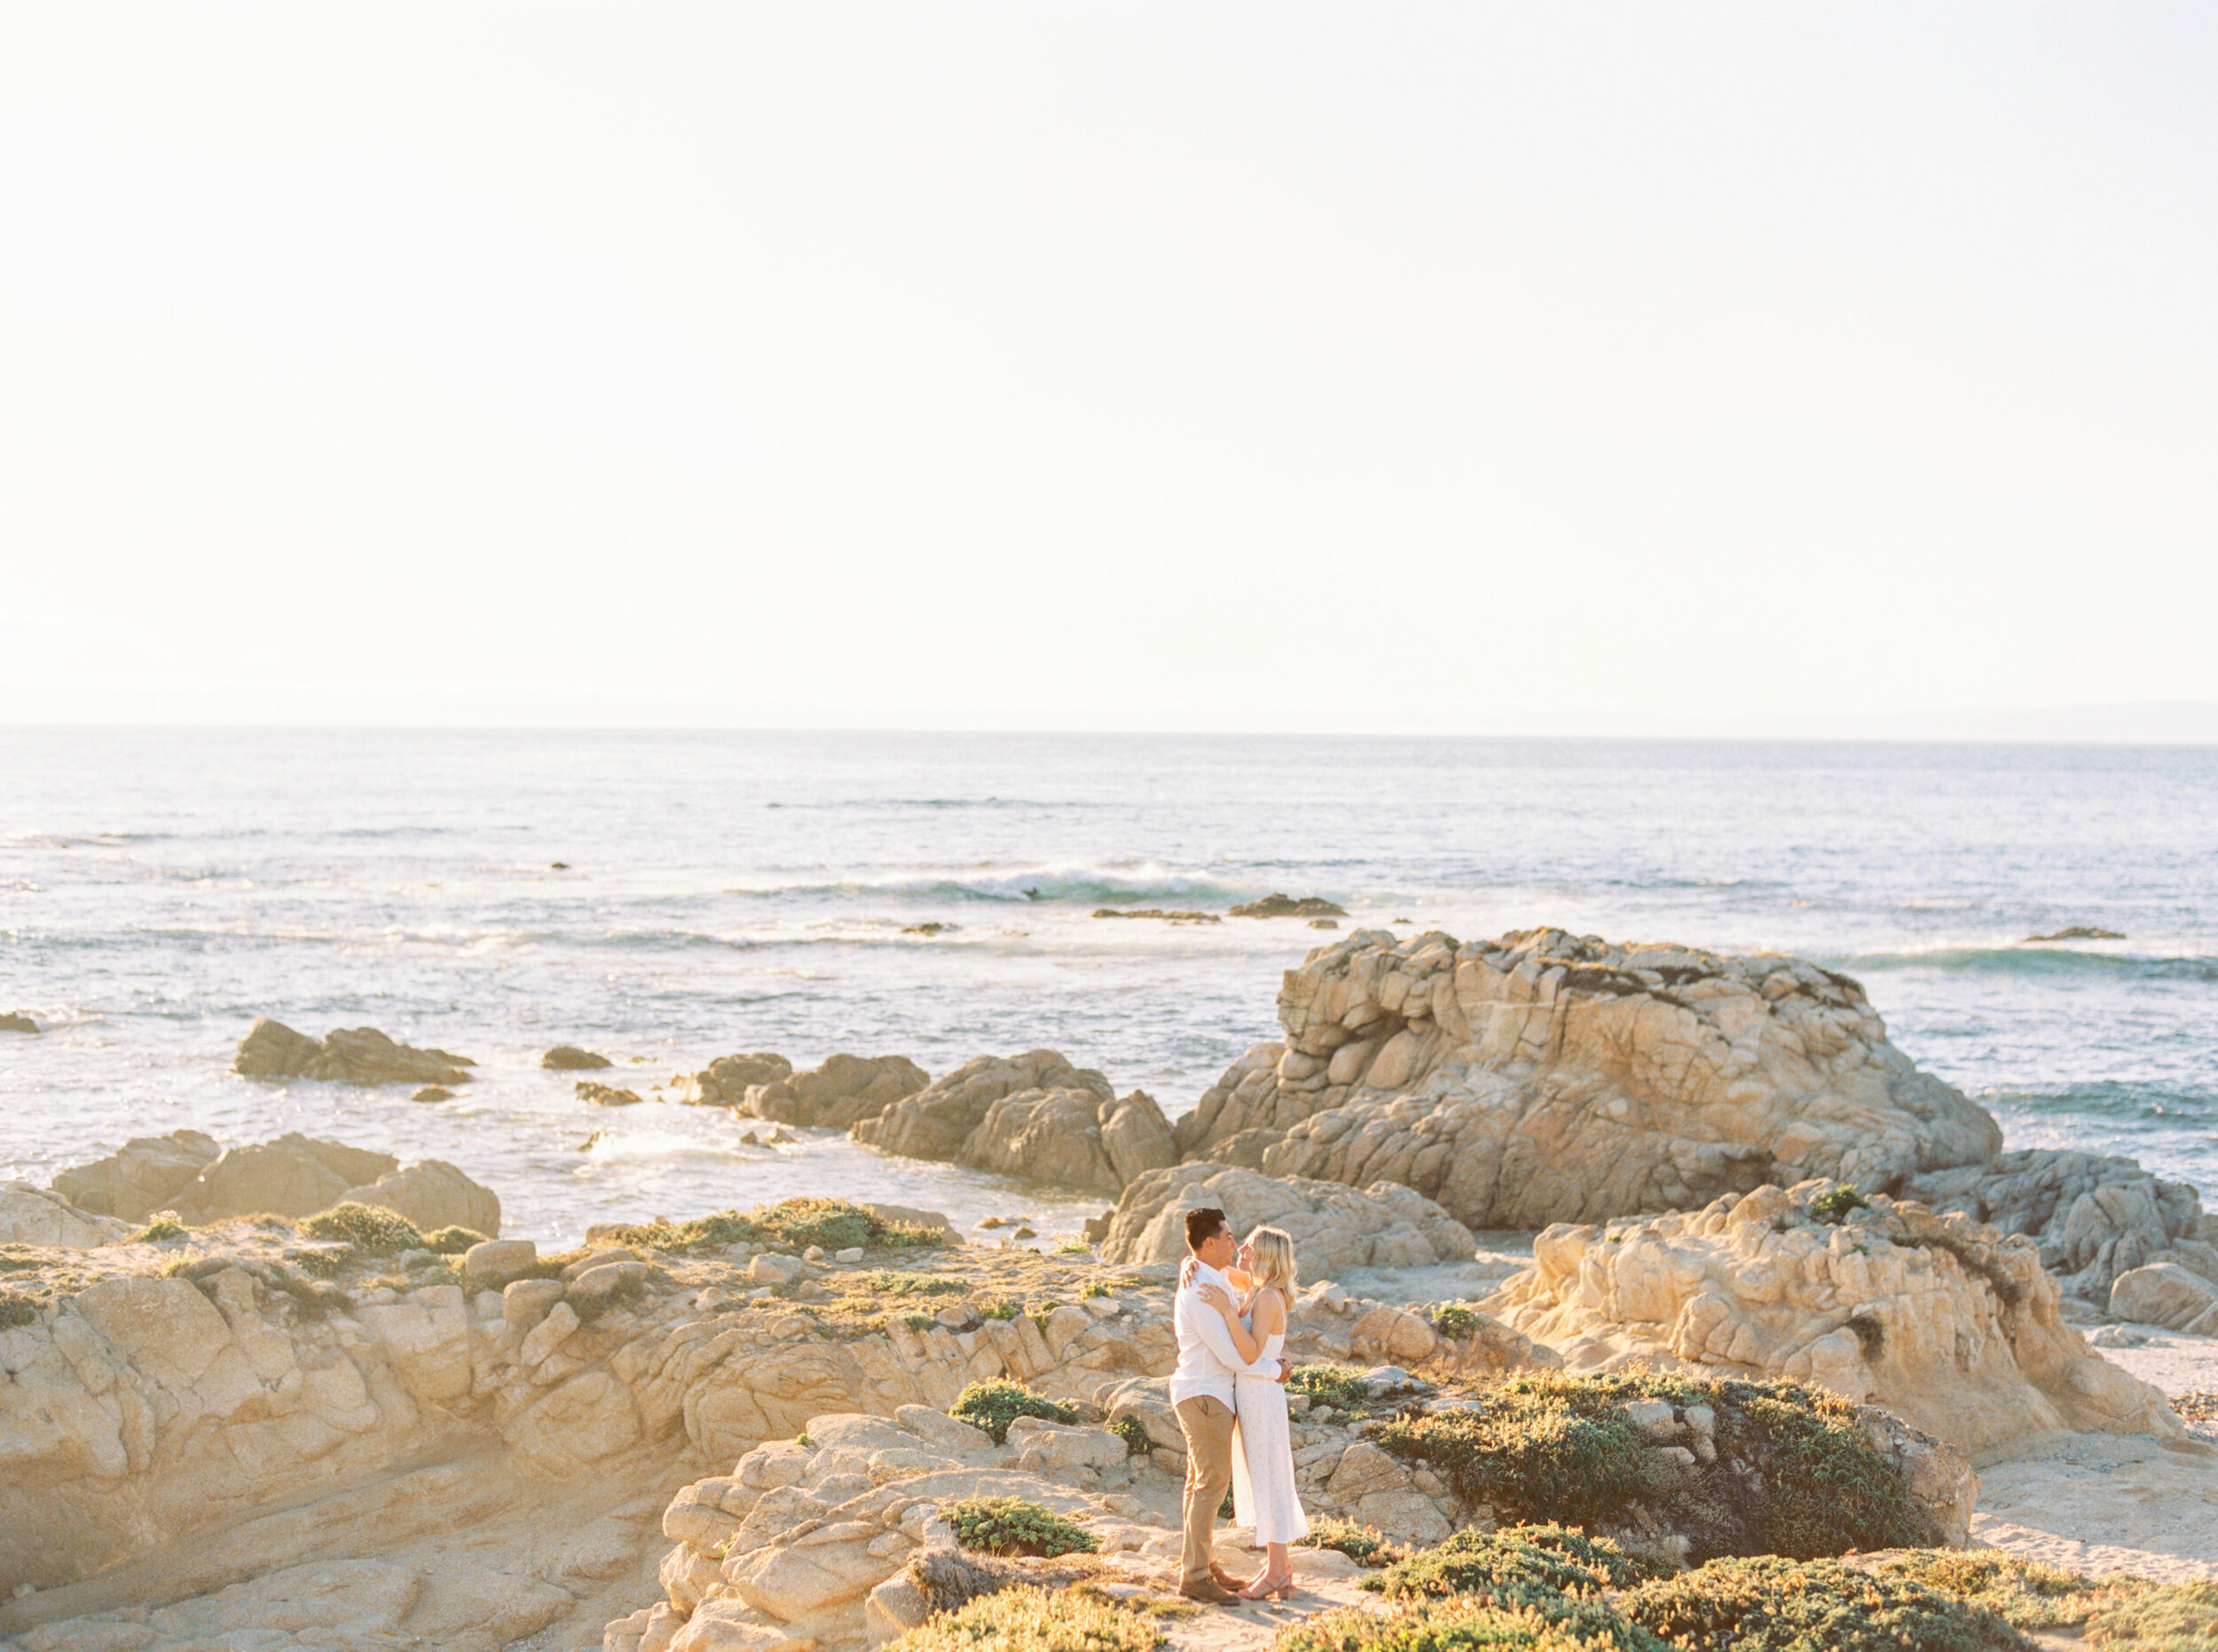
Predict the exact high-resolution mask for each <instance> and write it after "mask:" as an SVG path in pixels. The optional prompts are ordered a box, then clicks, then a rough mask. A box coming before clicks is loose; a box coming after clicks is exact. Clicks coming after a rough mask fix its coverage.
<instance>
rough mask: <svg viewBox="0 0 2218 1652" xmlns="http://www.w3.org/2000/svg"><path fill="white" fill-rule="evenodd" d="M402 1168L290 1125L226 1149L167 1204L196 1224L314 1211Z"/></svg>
mask: <svg viewBox="0 0 2218 1652" xmlns="http://www.w3.org/2000/svg"><path fill="white" fill-rule="evenodd" d="M398 1168H400V1161H399V1160H397V1159H395V1158H394V1157H393V1156H392V1155H391V1154H390V1153H381V1152H369V1151H368V1150H367V1149H365V1148H360V1147H348V1146H345V1145H342V1144H341V1143H338V1142H325V1141H318V1140H315V1139H314V1138H312V1137H306V1136H303V1135H302V1134H301V1133H300V1132H299V1131H297V1130H288V1131H287V1132H286V1133H285V1134H284V1135H283V1136H280V1137H278V1138H277V1140H275V1141H273V1142H262V1143H259V1144H257V1145H251V1146H245V1147H228V1148H225V1149H224V1152H222V1153H221V1154H219V1155H218V1156H217V1157H216V1160H214V1161H213V1162H212V1163H210V1164H209V1165H208V1167H207V1168H205V1169H203V1170H202V1171H201V1173H200V1174H199V1175H198V1176H194V1177H193V1179H192V1180H191V1181H190V1182H188V1183H186V1184H185V1186H184V1187H182V1188H180V1189H179V1190H178V1191H177V1194H176V1196H175V1198H173V1199H172V1200H171V1201H170V1204H169V1208H171V1209H173V1210H175V1211H176V1212H177V1217H178V1219H179V1220H180V1221H183V1222H186V1223H192V1224H193V1225H195V1226H197V1225H199V1224H201V1223H208V1222H216V1221H219V1220H221V1219H222V1218H224V1217H225V1216H244V1215H254V1214H256V1212H259V1211H265V1210H266V1211H269V1212H271V1214H273V1215H280V1216H308V1215H315V1213H316V1212H318V1211H319V1210H328V1209H329V1208H331V1207H332V1206H334V1205H335V1204H337V1203H338V1202H339V1201H340V1200H342V1199H343V1198H345V1197H346V1196H347V1193H348V1192H349V1190H350V1189H352V1188H356V1187H359V1186H364V1185H366V1184H370V1183H374V1182H375V1181H376V1180H377V1179H378V1178H379V1177H380V1176H383V1175H385V1173H386V1172H388V1171H389V1170H397V1169H398ZM489 1237H490V1236H489Z"/></svg>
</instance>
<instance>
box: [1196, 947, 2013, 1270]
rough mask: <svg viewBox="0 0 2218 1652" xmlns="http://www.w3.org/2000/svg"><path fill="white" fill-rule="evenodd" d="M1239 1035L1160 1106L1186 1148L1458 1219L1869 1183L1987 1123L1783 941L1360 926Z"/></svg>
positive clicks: (1639, 1207) (1982, 1132)
mask: <svg viewBox="0 0 2218 1652" xmlns="http://www.w3.org/2000/svg"><path fill="white" fill-rule="evenodd" d="M1278 1019H1279V1021H1280V1023H1281V1024H1282V1025H1283V1026H1284V1027H1285V1028H1286V1038H1285V1040H1284V1041H1283V1042H1278V1043H1266V1044H1258V1045H1256V1046H1255V1047H1254V1048H1253V1049H1251V1050H1249V1051H1248V1052H1247V1054H1246V1055H1244V1056H1243V1057H1241V1058H1240V1059H1239V1061H1237V1062H1235V1063H1234V1064H1233V1066H1231V1069H1230V1070H1229V1071H1228V1072H1227V1073H1226V1074H1224V1076H1223V1079H1222V1080H1220V1081H1219V1082H1218V1083H1217V1084H1216V1085H1215V1087H1213V1088H1212V1089H1211V1090H1208V1091H1207V1093H1206V1094H1205V1095H1204V1096H1203V1097H1201V1101H1200V1103H1199V1105H1198V1106H1197V1107H1196V1109H1195V1111H1194V1112H1193V1113H1192V1114H1191V1115H1189V1116H1188V1117H1186V1118H1185V1119H1183V1120H1181V1121H1179V1124H1178V1127H1177V1136H1178V1144H1179V1146H1180V1148H1181V1150H1182V1151H1183V1152H1184V1153H1185V1154H1187V1155H1188V1156H1191V1157H1201V1158H1207V1159H1210V1160H1219V1161H1222V1162H1224V1163H1230V1164H1238V1165H1243V1166H1247V1167H1249V1168H1258V1169H1261V1170H1263V1171H1265V1172H1266V1173H1268V1174H1270V1175H1273V1176H1310V1177H1314V1178H1317V1179H1319V1180H1325V1181H1333V1182H1344V1183H1347V1184H1350V1185H1352V1186H1358V1187H1363V1186H1369V1185H1370V1184H1372V1183H1375V1182H1380V1181H1386V1182H1399V1183H1402V1184H1404V1185H1406V1186H1409V1187H1412V1188H1414V1189H1415V1190H1416V1191H1417V1192H1420V1193H1422V1194H1424V1195H1425V1196H1426V1197H1428V1198H1429V1199H1432V1200H1437V1201H1438V1202H1439V1203H1440V1204H1441V1205H1443V1206H1444V1207H1445V1208H1447V1210H1448V1211H1449V1212H1450V1213H1451V1215H1455V1216H1456V1217H1457V1218H1458V1219H1459V1220H1460V1221H1462V1222H1464V1223H1467V1224H1468V1225H1470V1226H1472V1227H1541V1226H1545V1225H1546V1224H1547V1223H1552V1222H1563V1221H1580V1222H1592V1221H1596V1220H1600V1219H1602V1218H1604V1217H1608V1216H1612V1215H1631V1214H1634V1213H1638V1212H1641V1211H1656V1210H1670V1209H1687V1208H1695V1207H1699V1206H1701V1205H1703V1204H1706V1203H1707V1202H1708V1201H1709V1200H1712V1199H1714V1198H1716V1197H1717V1196H1718V1195H1719V1194H1720V1193H1726V1192H1732V1193H1740V1192H1748V1191H1750V1190H1751V1189H1753V1188H1756V1187H1758V1186H1761V1185H1763V1184H1766V1183H1769V1182H1784V1183H1792V1182H1796V1181H1800V1180H1802V1179H1804V1178H1805V1177H1808V1176H1837V1177H1840V1178H1842V1179H1844V1180H1846V1181H1851V1182H1855V1183H1857V1184H1860V1185H1862V1186H1865V1187H1870V1188H1884V1187H1888V1186H1890V1185H1892V1184H1896V1183H1898V1182H1899V1180H1901V1179H1902V1178H1904V1177H1907V1176H1911V1175H1914V1174H1915V1173H1917V1172H1920V1171H1928V1170H1936V1169H1942V1168H1949V1167H1952V1166H1959V1165H1976V1164H1980V1163H1984V1162H1985V1161H1986V1160H1989V1159H1992V1158H1993V1157H1994V1154H1995V1152H1996V1151H1997V1150H1998V1149H1999V1148H2000V1147H2001V1145H2002V1131H2001V1129H1999V1128H1998V1127H1997V1126H1996V1124H1995V1122H1994V1120H1993V1119H1992V1118H1991V1117H1989V1116H1988V1115H1987V1113H1986V1112H1985V1111H1984V1110H1982V1109H1981V1108H1979V1107H1978V1106H1976V1105H1973V1104H1972V1103H1971V1102H1970V1101H1969V1100H1967V1099H1966V1098H1965V1097H1963V1096H1962V1094H1960V1093H1959V1092H1958V1091H1956V1090H1952V1089H1951V1088H1950V1087H1949V1086H1947V1084H1944V1083H1942V1082H1940V1081H1939V1080H1938V1079H1936V1078H1934V1077H1932V1076H1931V1074H1925V1073H1922V1072H1920V1071H1919V1070H1918V1068H1917V1067H1916V1066H1915V1065H1914V1064H1913V1063H1912V1062H1911V1061H1910V1059H1909V1058H1908V1057H1907V1056H1905V1055H1903V1054H1902V1052H1901V1051H1899V1050H1897V1049H1895V1047H1894V1046H1893V1045H1892V1043H1890V1042H1888V1041H1887V1032H1886V1027H1885V1025H1884V1023H1883V1022H1882V1021H1881V1020H1880V1019H1879V1016H1878V1014H1877V1012H1876V1011H1874V1010H1873V1009H1872V1007H1871V1005H1870V1004H1869V1003H1868V1002H1867V1001H1866V999H1865V997H1864V994H1863V989H1862V988H1861V987H1859V986H1858V985H1857V984H1856V983H1855V982H1854V981H1852V980H1850V979H1847V978H1846V977H1845V976H1840V975H1836V974H1833V973H1831V972H1828V971H1825V970H1822V969H1820V968H1818V967H1817V966H1816V965H1814V964H1808V963H1805V962H1804V961H1802V960H1800V959H1797V958H1790V957H1785V956H1769V955H1766V956H1755V957H1728V956H1722V955H1719V954H1715V953H1708V952H1702V951H1697V950H1695V949H1693V948H1684V947H1671V946H1627V947H1620V946H1610V945H1606V944H1604V943H1603V942H1601V941H1599V940H1593V939H1592V938H1585V939H1582V938H1579V937H1577V936H1573V935H1569V934H1567V933H1565V932H1563V931H1561V930H1557V929H1545V930H1531V931H1526V932H1521V933H1514V934H1510V935H1506V936H1504V937H1503V938H1502V939H1500V940H1492V941H1479V942H1468V943H1464V942H1459V941H1457V940H1455V939H1454V938H1453V937H1452V936H1449V935H1444V934H1440V933H1437V932H1435V933H1431V934H1425V935H1419V936H1414V937H1412V938H1411V939H1409V940H1401V941H1397V940H1396V939H1395V938H1394V937H1393V936H1392V935H1391V934H1390V933H1388V932H1384V931H1380V930H1361V931H1358V932H1356V933H1355V934H1352V935H1350V936H1349V937H1348V938H1347V939H1346V940H1342V941H1340V942H1338V943H1337V944H1335V945H1333V946H1331V947H1325V948H1319V949H1317V951H1314V952H1312V953H1310V955H1309V956H1308V957H1307V958H1306V959H1305V960H1304V961H1303V963H1302V966H1301V967H1300V968H1299V969H1294V970H1289V971H1288V972H1286V984H1285V986H1284V987H1282V988H1281V990H1280V992H1279V995H1278Z"/></svg>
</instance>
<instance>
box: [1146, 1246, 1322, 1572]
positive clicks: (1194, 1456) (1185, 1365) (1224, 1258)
mask: <svg viewBox="0 0 2218 1652" xmlns="http://www.w3.org/2000/svg"><path fill="white" fill-rule="evenodd" d="M1186 1248H1187V1249H1188V1250H1190V1251H1192V1253H1193V1255H1192V1259H1191V1260H1189V1261H1187V1262H1185V1263H1183V1264H1181V1266H1180V1269H1179V1274H1178V1295H1177V1298H1176V1306H1175V1309H1174V1311H1173V1316H1172V1317H1173V1320H1174V1323H1175V1324H1176V1327H1177V1331H1178V1369H1177V1370H1176V1371H1174V1372H1172V1373H1171V1376H1170V1403H1171V1406H1172V1409H1173V1410H1175V1411H1176V1412H1177V1413H1178V1427H1179V1428H1180V1429H1181V1431H1183V1432H1184V1435H1185V1436H1186V1501H1185V1516H1186V1540H1185V1547H1184V1554H1183V1555H1182V1557H1181V1569H1180V1574H1179V1579H1178V1592H1179V1593H1181V1594H1184V1595H1187V1596H1190V1597H1192V1599H1194V1600H1197V1601H1235V1600H1243V1599H1245V1600H1250V1601H1255V1600H1261V1599H1262V1597H1264V1596H1265V1595H1278V1596H1280V1597H1282V1598H1283V1597H1284V1596H1285V1595H1286V1593H1288V1592H1289V1591H1291V1590H1292V1588H1293V1587H1294V1569H1293V1563H1292V1561H1291V1560H1290V1558H1289V1556H1288V1555H1287V1553H1286V1548H1287V1546H1288V1545H1289V1544H1291V1543H1294V1542H1295V1541H1296V1540H1297V1539H1299V1538H1302V1536H1303V1535H1304V1534H1306V1533H1307V1532H1308V1531H1309V1529H1310V1522H1309V1517H1308V1516H1307V1515H1306V1514H1303V1513H1302V1499H1301V1498H1300V1496H1299V1495H1298V1494H1297V1493H1296V1492H1295V1491H1294V1436H1293V1435H1292V1433H1291V1432H1290V1431H1289V1430H1288V1428H1287V1426H1286V1376H1287V1373H1288V1371H1289V1367H1288V1366H1287V1365H1286V1361H1285V1360H1283V1359H1281V1358H1280V1357H1279V1355H1278V1350H1279V1349H1281V1348H1283V1347H1285V1346H1286V1314H1287V1311H1288V1310H1289V1309H1290V1308H1291V1307H1292V1306H1293V1303H1294V1240H1293V1239H1290V1238H1288V1237H1287V1236H1286V1234H1285V1233H1284V1232H1282V1231H1280V1230H1278V1229H1277V1228H1257V1229H1256V1230H1255V1231H1254V1232H1253V1233H1250V1234H1249V1235H1248V1236H1247V1240H1246V1242H1245V1243H1243V1242H1240V1241H1239V1240H1236V1239H1233V1237H1232V1231H1231V1226H1230V1225H1229V1224H1228V1223H1226V1222H1225V1219H1224V1212H1223V1211H1222V1210H1218V1209H1216V1208H1207V1209H1203V1210H1189V1211H1188V1212H1187V1213H1186ZM1227 1486H1230V1487H1231V1489H1232V1504H1233V1509H1234V1513H1235V1514H1236V1515H1237V1516H1238V1518H1239V1520H1240V1521H1241V1522H1243V1523H1252V1524H1253V1525H1254V1527H1255V1541H1256V1543H1257V1545H1258V1546H1261V1547H1262V1550H1263V1555H1264V1559H1263V1568H1262V1570H1261V1571H1259V1572H1257V1573H1256V1574H1255V1576H1254V1577H1248V1578H1240V1577H1233V1576H1232V1574H1231V1573H1230V1572H1228V1571H1226V1570H1224V1569H1223V1568H1222V1567H1220V1566H1219V1565H1218V1564H1217V1563H1216V1522H1217V1508H1218V1506H1219V1505H1220V1504H1222V1503H1223V1500H1224V1491H1225V1488H1226V1487H1227Z"/></svg>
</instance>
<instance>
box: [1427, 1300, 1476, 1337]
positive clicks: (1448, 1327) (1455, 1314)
mask: <svg viewBox="0 0 2218 1652" xmlns="http://www.w3.org/2000/svg"><path fill="white" fill-rule="evenodd" d="M1432 1318H1433V1329H1434V1330H1435V1331H1436V1332H1438V1333H1440V1334H1441V1335H1442V1336H1443V1337H1445V1338H1447V1339H1448V1341H1451V1342H1460V1341H1464V1340H1465V1339H1466V1338H1467V1337H1468V1336H1469V1335H1470V1334H1471V1333H1473V1332H1474V1331H1475V1330H1477V1329H1478V1328H1479V1317H1478V1315H1477V1314H1475V1313H1474V1312H1473V1311H1472V1310H1470V1309H1468V1308H1466V1307H1465V1306H1464V1305H1463V1304H1462V1303H1461V1302H1442V1303H1440V1304H1439V1305H1438V1306H1437V1307H1435V1309H1434V1310H1433V1315H1432Z"/></svg>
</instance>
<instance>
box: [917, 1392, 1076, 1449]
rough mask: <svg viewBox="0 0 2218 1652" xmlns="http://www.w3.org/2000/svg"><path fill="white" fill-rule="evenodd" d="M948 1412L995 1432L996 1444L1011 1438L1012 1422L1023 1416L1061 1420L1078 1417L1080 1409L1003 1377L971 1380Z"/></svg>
mask: <svg viewBox="0 0 2218 1652" xmlns="http://www.w3.org/2000/svg"><path fill="white" fill-rule="evenodd" d="M948 1416H950V1417H952V1418H954V1419H955V1420H956V1421H957V1422H967V1423H969V1424H970V1425H971V1427H972V1428H983V1429H984V1430H985V1431H986V1432H987V1434H990V1435H992V1436H994V1444H996V1445H999V1444H1003V1442H1004V1441H1006V1440H1007V1439H1008V1438H1009V1425H1010V1424H1011V1423H1012V1422H1014V1421H1016V1420H1017V1419H1018V1418H1019V1417H1038V1418H1041V1419H1042V1420H1045V1421H1048V1422H1061V1423H1073V1422H1076V1421H1077V1420H1078V1413H1077V1412H1074V1411H1073V1410H1072V1409H1071V1408H1070V1407H1069V1406H1067V1405H1058V1404H1056V1403H1055V1402H1054V1401H1053V1400H1051V1399H1050V1398H1048V1396H1046V1395H1044V1394H1034V1392H1033V1391H1032V1390H1031V1389H1030V1388H1026V1387H1025V1386H1024V1385H1023V1384H1022V1383H1020V1382H1009V1381H1003V1380H1002V1379H1000V1378H995V1380H994V1381H991V1382H973V1383H971V1386H970V1387H968V1388H964V1389H963V1392H962V1393H960V1394H958V1395H956V1396H955V1404H952V1405H950V1406H948Z"/></svg>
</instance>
